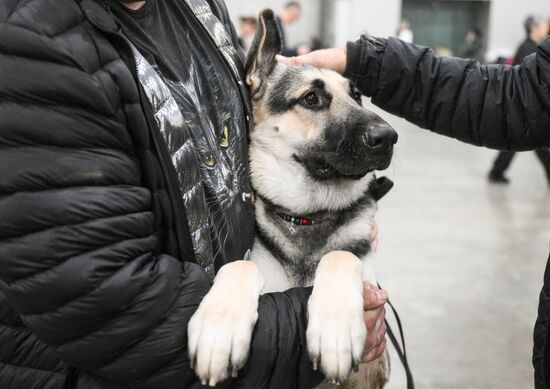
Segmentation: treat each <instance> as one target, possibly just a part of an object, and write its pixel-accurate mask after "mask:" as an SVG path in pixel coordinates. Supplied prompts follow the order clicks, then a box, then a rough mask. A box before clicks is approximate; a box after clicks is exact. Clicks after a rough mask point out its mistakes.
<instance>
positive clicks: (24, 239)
mask: <svg viewBox="0 0 550 389" xmlns="http://www.w3.org/2000/svg"><path fill="white" fill-rule="evenodd" d="M0 74H1V77H0V148H1V151H0V388H2V389H23V388H25V389H26V388H40V389H60V388H65V389H75V388H77V389H96V388H101V389H117V388H133V389H158V388H163V389H169V388H198V387H201V383H200V382H199V380H198V378H197V377H196V375H195V372H194V371H193V369H192V364H193V361H191V360H190V359H189V354H188V348H187V325H188V322H189V320H190V318H191V316H192V315H193V313H194V312H195V311H196V309H197V307H198V306H199V303H200V302H201V300H202V298H203V297H204V296H205V295H206V293H207V292H208V290H209V288H210V286H211V281H212V277H213V276H214V274H215V272H216V270H217V269H219V268H220V267H221V266H223V265H224V264H226V263H228V262H231V261H233V260H236V259H245V258H246V257H247V252H248V251H249V250H250V246H251V243H252V241H253V238H254V212H253V196H252V193H251V185H250V180H249V177H248V154H247V149H248V131H249V130H250V124H251V120H250V118H251V115H252V113H251V112H250V109H249V104H248V94H247V91H246V89H245V86H244V83H243V82H242V80H243V79H244V70H243V61H242V58H241V56H240V53H239V51H238V43H237V36H236V34H235V31H234V29H233V26H232V25H231V23H230V21H229V16H228V14H227V10H226V8H225V4H224V3H223V1H222V0H193V1H191V0H189V1H183V0H182V1H174V0H162V1H159V0H148V1H131V0H121V1H117V0H104V1H98V0H55V1H54V0H2V1H1V2H0ZM310 293H311V290H310V289H307V288H296V289H292V290H289V291H287V292H284V293H276V294H266V295H264V296H262V297H261V299H260V303H259V319H258V322H257V325H256V327H255V333H254V336H253V338H252V344H251V348H250V350H251V352H250V355H249V358H248V362H247V365H246V366H245V367H244V369H243V370H242V371H241V372H239V375H238V376H237V377H233V378H231V379H229V380H227V381H226V382H223V383H222V384H220V385H218V386H217V387H219V388H223V389H225V388H255V389H256V388H258V389H259V388H274V389H280V388H296V389H302V388H303V389H305V388H312V387H314V386H315V385H316V384H318V383H320V382H321V380H322V378H323V377H322V376H321V374H320V373H319V372H315V371H313V368H312V363H311V362H310V361H309V358H308V353H307V347H306V345H305V339H306V334H305V332H306V327H307V318H306V316H307V314H306V312H307V309H306V308H307V301H308V297H309V295H310ZM386 300H387V294H386V293H385V292H384V291H382V290H379V289H378V288H377V287H367V288H366V289H365V291H364V307H365V317H364V318H365V325H366V326H367V328H368V332H369V336H368V339H367V344H366V345H365V348H364V349H365V356H364V361H372V360H375V359H376V358H378V357H379V356H380V355H381V354H382V353H383V352H384V349H385V337H384V336H385V331H386V329H385V325H384V312H385V311H384V307H383V306H384V303H385V302H386ZM216 335H217V334H216ZM220 336H223V334H220Z"/></svg>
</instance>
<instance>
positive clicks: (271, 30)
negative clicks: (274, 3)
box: [246, 8, 283, 99]
mask: <svg viewBox="0 0 550 389" xmlns="http://www.w3.org/2000/svg"><path fill="white" fill-rule="evenodd" d="M282 49H283V40H282V38H281V30H280V27H279V22H278V21H277V20H276V19H275V15H274V14H273V11H272V10H271V9H269V8H264V9H263V10H261V11H260V17H259V23H258V30H257V31H256V35H255V37H254V42H253V43H252V46H251V48H250V52H249V54H248V59H247V61H246V83H247V84H248V86H249V88H250V96H251V97H252V98H255V99H258V98H260V97H261V96H262V95H263V93H264V92H265V87H266V82H267V79H268V77H269V75H270V74H271V73H272V72H273V69H275V66H276V65H277V59H276V55H277V54H280V53H281V51H282Z"/></svg>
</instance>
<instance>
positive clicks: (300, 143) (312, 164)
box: [246, 9, 397, 213]
mask: <svg viewBox="0 0 550 389" xmlns="http://www.w3.org/2000/svg"><path fill="white" fill-rule="evenodd" d="M280 50H281V35H280V31H279V27H278V24H277V22H276V20H275V18H274V15H273V12H272V11H271V10H269V9H266V10H263V11H262V12H261V13H260V20H259V26H258V32H257V33H256V37H255V39H254V43H253V44H252V48H251V50H250V54H249V58H248V61H247V66H246V69H247V71H246V73H247V74H246V81H247V84H248V86H249V88H250V94H251V98H252V102H253V107H254V124H255V129H254V131H253V133H252V134H251V147H250V157H251V166H252V181H253V184H254V187H255V190H256V191H258V192H259V193H260V194H261V195H263V196H265V197H267V198H269V199H270V200H272V201H274V202H276V203H278V204H280V205H282V206H284V207H286V208H287V209H291V210H294V211H296V212H302V213H304V212H315V211H318V210H320V209H327V208H332V209H334V210H337V209H339V208H342V207H346V206H348V205H349V204H351V203H353V202H354V201H356V200H357V199H358V198H359V197H360V196H362V195H363V194H364V192H365V191H366V190H367V188H368V185H369V183H370V181H371V179H372V172H374V171H375V170H383V169H386V168H387V167H388V165H389V164H390V162H391V157H392V153H393V145H394V144H395V143H396V141H397V133H396V132H395V130H394V129H393V128H392V127H390V126H389V125H388V124H387V123H386V122H385V121H384V120H382V119H381V118H380V117H379V116H378V115H376V114H374V113H373V112H370V111H368V110H367V109H365V108H364V107H363V106H362V101H361V100H362V99H361V93H360V92H359V91H358V89H357V88H356V87H355V86H354V85H353V83H352V82H350V81H349V80H348V79H346V78H344V77H342V76H341V75H340V74H338V73H336V72H333V71H330V70H324V69H317V68H314V67H312V66H293V67H290V66H286V65H283V64H280V63H278V62H277V60H276V55H277V54H279V52H280Z"/></svg>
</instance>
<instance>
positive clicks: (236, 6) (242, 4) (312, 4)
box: [225, 0, 370, 46]
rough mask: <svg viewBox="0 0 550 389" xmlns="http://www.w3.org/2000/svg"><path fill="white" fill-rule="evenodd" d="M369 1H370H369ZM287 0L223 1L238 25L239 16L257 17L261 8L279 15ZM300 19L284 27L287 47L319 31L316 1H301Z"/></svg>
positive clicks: (308, 38) (317, 2)
mask: <svg viewBox="0 0 550 389" xmlns="http://www.w3.org/2000/svg"><path fill="white" fill-rule="evenodd" d="M369 1H370V0H369ZM287 2H288V0H261V1H251V0H225V3H226V4H227V9H228V10H229V14H230V15H231V19H232V20H233V23H234V24H235V25H237V24H238V19H239V17H240V16H256V17H257V16H258V14H259V12H260V10H261V9H262V8H266V7H268V8H271V9H273V11H275V13H279V12H280V11H281V10H282V9H283V7H284V5H285V4H286V3H287ZM300 4H301V6H302V17H301V18H300V20H298V21H297V22H296V23H294V24H293V25H290V26H288V27H286V29H285V33H286V39H287V44H288V45H289V46H295V45H296V44H297V43H301V42H309V40H310V39H311V38H312V37H314V36H316V35H317V33H318V31H319V22H320V21H319V19H320V8H319V1H318V0H301V1H300Z"/></svg>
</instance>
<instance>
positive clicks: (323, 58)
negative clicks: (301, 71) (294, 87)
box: [277, 47, 347, 74]
mask: <svg viewBox="0 0 550 389" xmlns="http://www.w3.org/2000/svg"><path fill="white" fill-rule="evenodd" d="M277 61H279V62H280V63H283V64H285V65H288V66H296V65H313V66H315V67H317V68H321V69H329V70H334V71H335V72H338V73H340V74H344V72H345V71H346V65H347V49H346V48H345V47H338V48H332V49H322V50H317V51H312V52H311V53H308V54H304V55H300V56H298V57H284V56H282V55H278V56H277Z"/></svg>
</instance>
